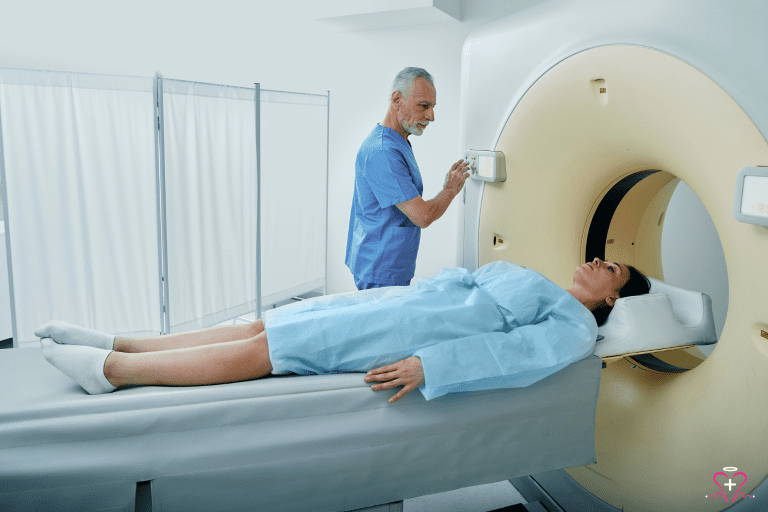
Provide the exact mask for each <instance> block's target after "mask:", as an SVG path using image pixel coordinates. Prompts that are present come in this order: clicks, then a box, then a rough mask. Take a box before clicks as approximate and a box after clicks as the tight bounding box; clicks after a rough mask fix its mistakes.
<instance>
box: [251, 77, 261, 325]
mask: <svg viewBox="0 0 768 512" xmlns="http://www.w3.org/2000/svg"><path fill="white" fill-rule="evenodd" d="M253 86H254V96H253V97H254V99H253V102H254V108H255V109H256V110H255V114H256V116H255V117H256V320H258V319H259V318H261V311H262V309H261V84H260V83H254V84H253Z"/></svg>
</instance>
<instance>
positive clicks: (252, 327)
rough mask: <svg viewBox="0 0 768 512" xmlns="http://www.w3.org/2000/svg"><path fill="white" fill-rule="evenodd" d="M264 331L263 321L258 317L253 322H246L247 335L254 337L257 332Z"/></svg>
mask: <svg viewBox="0 0 768 512" xmlns="http://www.w3.org/2000/svg"><path fill="white" fill-rule="evenodd" d="M262 332H264V322H263V321H262V320H261V318H259V319H258V320H256V321H255V322H251V323H250V324H248V337H249V338H255V337H256V336H258V335H259V334H261V333H262Z"/></svg>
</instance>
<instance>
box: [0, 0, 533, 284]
mask: <svg viewBox="0 0 768 512" xmlns="http://www.w3.org/2000/svg"><path fill="white" fill-rule="evenodd" d="M537 2H538V0H519V1H512V0H465V1H464V7H463V11H464V12H463V18H462V19H463V21H462V22H454V23H448V24H441V25H430V26H417V27H402V28H394V29H381V30H369V31H363V32H347V33H340V32H338V31H337V29H336V28H334V27H333V26H331V25H330V24H329V23H326V22H323V21H313V19H316V18H318V17H321V16H322V15H323V9H327V8H328V2H316V1H312V0H293V1H279V0H272V1H263V0H250V1H244V0H243V1H235V0H221V1H216V2H214V1H208V0H206V1H185V2H181V1H162V0H159V1H154V2H149V1H146V0H137V1H132V2H121V3H116V2H104V1H101V0H90V1H87V0H73V1H70V2H57V1H52V0H49V1H36V0H26V1H24V2H5V3H4V5H3V7H2V10H1V11H0V66H2V67H20V68H37V69H54V70H63V71H82V72H93V73H109V74H123V75H139V76H152V75H154V74H155V73H156V72H160V73H162V75H163V76H165V77H168V78H176V79H181V80H194V81H201V82H210V83H218V84H227V85H238V86H246V87H250V86H252V84H253V83H254V82H260V83H261V85H262V87H263V88H266V89H280V90H291V91H301V92H316V93H325V91H326V90H330V91H331V114H330V115H331V118H330V127H331V128H330V156H329V158H330V183H329V186H330V207H329V249H328V260H329V265H328V278H329V282H328V291H329V292H331V293H334V292H339V291H348V290H352V289H354V285H353V282H352V276H351V274H350V272H349V270H348V269H347V268H346V266H344V251H345V246H346V235H347V225H348V220H349V210H350V206H351V199H352V185H353V179H354V159H355V154H356V153H357V149H358V147H359V144H360V143H361V142H362V140H363V139H364V138H365V136H366V135H367V134H368V132H369V131H370V130H371V129H372V128H373V126H374V125H375V124H376V123H377V122H379V121H381V120H382V119H383V117H384V114H385V112H386V109H387V104H388V103H387V101H388V97H389V84H390V82H391V80H392V78H393V77H394V75H395V73H397V71H399V70H400V69H402V68H403V67H405V66H420V67H424V68H426V69H427V70H429V71H430V73H432V75H433V76H434V77H435V82H436V85H437V103H438V105H437V107H436V109H435V115H436V122H435V123H434V124H431V125H430V126H429V128H428V129H427V130H426V131H425V134H424V135H423V136H421V137H419V138H416V137H412V139H414V140H412V144H413V146H414V152H415V154H416V159H417V161H418V163H419V167H420V168H421V172H422V175H423V178H424V196H425V198H426V199H430V198H432V197H434V196H435V195H437V193H438V192H439V191H440V187H441V186H442V183H443V177H444V175H445V173H446V172H447V170H448V168H449V167H450V164H451V163H452V162H454V161H456V160H458V159H459V158H461V156H462V154H463V152H462V148H460V147H459V146H458V142H459V127H458V118H459V104H458V102H459V76H460V69H461V48H462V45H463V42H464V39H465V38H466V36H467V34H469V32H470V31H471V30H472V29H473V28H475V27H476V26H478V25H479V24H481V23H484V22H487V21H490V20H492V19H495V18H497V17H501V16H504V15H507V14H510V13H513V12H515V11H517V10H519V9H522V8H525V7H527V6H529V5H532V4H535V3H537ZM297 122H300V120H297ZM264 129H269V128H268V127H264ZM296 207H297V208H300V207H301V206H300V205H296ZM457 210H458V208H456V207H451V208H450V209H449V210H448V212H447V213H446V215H445V216H444V217H443V218H442V219H440V220H439V221H437V222H436V223H434V224H433V225H432V226H430V227H429V228H428V229H426V230H425V231H424V232H423V233H422V242H421V250H420V252H419V257H418V260H417V266H416V275H417V276H426V275H432V274H434V273H436V272H437V271H438V270H439V269H440V268H442V267H446V266H454V265H455V263H456V260H455V254H456V245H457V240H456V236H457V235H456V233H457V224H458V218H457Z"/></svg>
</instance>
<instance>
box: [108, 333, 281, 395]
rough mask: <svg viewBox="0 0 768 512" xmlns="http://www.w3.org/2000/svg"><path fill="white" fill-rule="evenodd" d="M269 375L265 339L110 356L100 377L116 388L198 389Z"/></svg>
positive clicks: (259, 335) (267, 350) (262, 334)
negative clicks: (168, 387)
mask: <svg viewBox="0 0 768 512" xmlns="http://www.w3.org/2000/svg"><path fill="white" fill-rule="evenodd" d="M271 371H272V363H271V362H270V360H269V348H268V345H267V335H266V333H265V332H261V333H260V334H258V335H257V336H255V337H253V338H250V339H244V340H237V341H229V342H221V343H216V342H214V344H211V345H201V346H193V347H187V348H179V349H173V350H163V351H155V352H143V353H134V354H131V353H121V352H112V353H111V354H110V355H109V357H108V358H107V359H106V362H105V363H104V374H105V375H106V377H107V379H108V380H109V382H110V383H111V384H112V385H114V386H116V387H120V386H126V385H131V384H137V385H157V386H200V385H206V384H222V383H225V382H237V381H242V380H251V379H257V378H259V377H263V376H265V375H268V374H269V373H270V372H271Z"/></svg>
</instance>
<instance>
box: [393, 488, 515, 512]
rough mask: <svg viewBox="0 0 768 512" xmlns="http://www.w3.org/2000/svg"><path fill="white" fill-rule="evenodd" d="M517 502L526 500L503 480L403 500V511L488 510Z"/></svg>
mask: <svg viewBox="0 0 768 512" xmlns="http://www.w3.org/2000/svg"><path fill="white" fill-rule="evenodd" d="M517 503H526V501H525V499H523V497H522V495H520V493H519V492H517V489H515V488H514V487H513V486H512V484H511V483H509V482H508V481H506V480H504V481H503V482H496V483H495V484H485V485H478V486H475V487H466V488H464V489H456V490H455V491H448V492H441V493H438V494H430V495H428V496H421V497H419V498H412V499H410V500H405V501H404V502H403V512H488V511H489V510H495V509H499V508H503V507H509V506H510V505H515V504H517Z"/></svg>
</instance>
